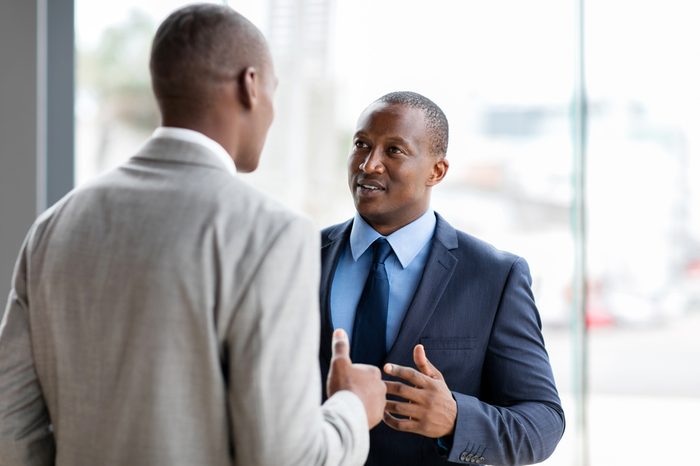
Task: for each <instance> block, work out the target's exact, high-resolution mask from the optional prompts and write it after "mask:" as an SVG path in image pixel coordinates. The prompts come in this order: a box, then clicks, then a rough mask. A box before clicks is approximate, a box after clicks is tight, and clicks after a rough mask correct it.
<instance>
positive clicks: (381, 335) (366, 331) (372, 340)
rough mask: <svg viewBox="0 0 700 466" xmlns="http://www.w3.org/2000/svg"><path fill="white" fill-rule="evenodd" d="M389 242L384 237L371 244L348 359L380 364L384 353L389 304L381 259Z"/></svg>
mask: <svg viewBox="0 0 700 466" xmlns="http://www.w3.org/2000/svg"><path fill="white" fill-rule="evenodd" d="M389 254H391V245H390V244H389V242H388V241H387V240H386V239H384V238H378V239H377V240H375V242H374V243H373V244H372V267H371V268H370V270H369V275H368V276H367V281H366V282H365V287H364V289H363V290H362V296H361V297H360V303H359V304H358V305H357V311H356V312H355V322H354V324H353V327H352V347H351V352H350V357H351V358H352V362H360V363H364V364H373V365H375V366H377V367H381V365H382V364H383V363H384V357H385V356H386V315H387V308H388V307H389V278H388V277H387V275H386V268H385V267H384V261H385V260H386V258H387V257H389Z"/></svg>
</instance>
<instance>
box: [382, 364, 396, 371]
mask: <svg viewBox="0 0 700 466" xmlns="http://www.w3.org/2000/svg"><path fill="white" fill-rule="evenodd" d="M393 370H394V366H392V365H391V364H385V365H384V371H385V372H392V371H393Z"/></svg>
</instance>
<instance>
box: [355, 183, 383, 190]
mask: <svg viewBox="0 0 700 466" xmlns="http://www.w3.org/2000/svg"><path fill="white" fill-rule="evenodd" d="M356 186H357V187H358V188H360V189H362V190H363V191H365V192H377V191H385V188H384V186H382V184H381V183H379V182H377V181H372V180H362V181H358V182H357V184H356Z"/></svg>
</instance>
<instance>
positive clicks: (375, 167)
mask: <svg viewBox="0 0 700 466" xmlns="http://www.w3.org/2000/svg"><path fill="white" fill-rule="evenodd" d="M360 170H362V171H363V172H364V173H382V172H383V171H384V165H383V164H382V157H381V152H380V151H378V150H377V149H376V148H374V149H373V150H372V151H371V152H370V153H369V154H367V156H366V157H365V159H364V160H363V161H362V163H361V164H360Z"/></svg>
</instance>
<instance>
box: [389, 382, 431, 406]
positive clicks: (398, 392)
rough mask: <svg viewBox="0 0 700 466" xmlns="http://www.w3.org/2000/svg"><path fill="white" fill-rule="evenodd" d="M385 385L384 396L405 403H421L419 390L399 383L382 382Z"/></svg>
mask: <svg viewBox="0 0 700 466" xmlns="http://www.w3.org/2000/svg"><path fill="white" fill-rule="evenodd" d="M384 385H386V394H387V395H394V396H398V397H399V398H403V399H404V400H406V401H412V402H413V403H419V402H420V401H421V399H422V398H421V391H422V390H421V389H419V388H414V387H411V386H410V385H406V384H405V383H401V382H392V381H386V380H385V381H384Z"/></svg>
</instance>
